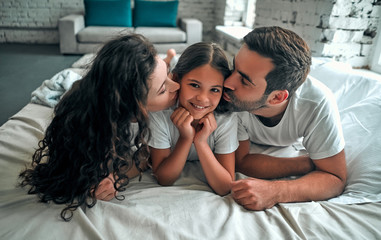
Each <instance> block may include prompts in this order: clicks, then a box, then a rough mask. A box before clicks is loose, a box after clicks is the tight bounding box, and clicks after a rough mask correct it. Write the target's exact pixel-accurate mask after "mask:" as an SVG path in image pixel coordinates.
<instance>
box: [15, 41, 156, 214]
mask: <svg viewBox="0 0 381 240" xmlns="http://www.w3.org/2000/svg"><path fill="white" fill-rule="evenodd" d="M156 55H157V53H156V50H155V49H154V47H153V45H152V44H151V43H150V42H149V41H148V40H147V39H146V38H144V37H143V36H141V35H135V34H131V35H128V36H122V37H119V38H117V39H114V40H111V41H109V42H107V43H106V44H105V45H104V46H103V48H102V49H101V50H100V51H99V52H98V53H97V56H96V58H95V59H94V60H93V63H92V65H91V68H90V69H89V71H88V73H87V74H86V75H85V76H84V77H83V79H82V80H80V81H78V82H76V83H75V84H74V85H73V87H72V89H71V90H70V91H69V92H68V93H67V94H66V95H65V96H64V97H63V98H62V100H61V101H60V102H59V104H58V105H57V106H56V107H55V109H54V113H55V116H54V118H53V120H52V122H51V123H50V125H49V127H48V128H47V130H46V133H45V137H44V139H42V140H41V141H40V142H39V148H38V149H37V150H36V152H35V153H34V155H33V161H32V168H31V169H26V170H24V171H23V172H21V173H20V178H22V182H21V183H20V185H21V186H27V185H30V186H31V187H30V189H29V191H28V193H29V194H38V196H39V198H40V201H41V202H50V201H53V202H54V203H57V204H66V205H67V206H66V207H65V208H64V209H63V210H62V212H61V217H62V218H63V219H64V220H65V221H69V220H70V219H71V218H72V216H73V211H75V210H76V209H77V208H78V207H79V206H81V205H83V204H86V206H87V207H92V206H94V205H95V203H96V198H95V190H96V189H97V187H98V185H99V183H100V181H101V180H102V179H104V178H106V177H107V176H108V175H109V173H110V172H111V171H112V172H113V174H114V177H115V179H116V182H115V184H114V187H115V188H116V190H117V191H123V190H125V188H126V185H127V184H128V181H129V179H128V177H127V175H126V172H127V171H128V170H129V169H130V168H131V167H132V166H133V165H135V166H136V167H137V168H138V169H140V168H139V164H140V161H142V160H146V159H147V158H148V157H149V151H148V145H147V143H146V140H145V139H147V137H149V129H148V126H147V122H148V113H147V110H146V108H145V106H146V102H147V94H148V91H149V87H150V86H149V85H150V79H149V78H150V76H151V74H152V73H153V71H154V69H155V67H156ZM132 121H137V123H138V125H139V130H138V133H137V134H136V133H135V134H134V132H133V131H132V128H130V126H131V122H132ZM136 149H137V150H136ZM134 150H136V151H134ZM111 169H112V170H111Z"/></svg>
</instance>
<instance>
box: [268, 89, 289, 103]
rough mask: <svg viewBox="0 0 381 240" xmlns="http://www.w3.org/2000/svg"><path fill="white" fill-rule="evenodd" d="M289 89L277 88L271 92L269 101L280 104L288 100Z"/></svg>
mask: <svg viewBox="0 0 381 240" xmlns="http://www.w3.org/2000/svg"><path fill="white" fill-rule="evenodd" d="M288 95H289V93H288V91H287V90H276V91H273V92H272V93H271V94H270V100H269V103H270V104H279V103H282V102H284V101H286V100H287V99H288Z"/></svg>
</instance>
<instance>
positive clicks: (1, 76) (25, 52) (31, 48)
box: [0, 44, 81, 126]
mask: <svg viewBox="0 0 381 240" xmlns="http://www.w3.org/2000/svg"><path fill="white" fill-rule="evenodd" d="M80 57H81V55H61V54H60V52H59V46H58V45H32V44H0V126H1V125H3V124H4V123H5V122H6V121H7V120H8V118H9V117H11V116H12V115H14V114H15V113H17V112H18V111H19V110H21V108H23V107H24V106H25V105H26V104H27V103H29V102H30V97H31V93H32V92H33V91H34V90H35V89H36V88H37V87H39V86H40V85H41V83H42V82H43V81H44V80H46V79H50V78H51V77H53V76H54V75H55V74H56V73H57V72H59V71H61V70H63V69H65V68H68V67H70V66H71V65H72V64H73V63H74V62H75V61H76V60H78V59H79V58H80Z"/></svg>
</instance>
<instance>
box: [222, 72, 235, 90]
mask: <svg viewBox="0 0 381 240" xmlns="http://www.w3.org/2000/svg"><path fill="white" fill-rule="evenodd" d="M233 83H234V73H232V74H231V75H230V76H229V77H228V78H227V79H225V82H224V88H227V89H230V90H234V84H233Z"/></svg>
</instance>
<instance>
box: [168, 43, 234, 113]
mask: <svg viewBox="0 0 381 240" xmlns="http://www.w3.org/2000/svg"><path fill="white" fill-rule="evenodd" d="M206 64H209V65H210V66H211V67H212V68H214V69H216V70H217V71H219V72H220V73H221V74H222V75H223V76H224V79H226V78H228V77H229V76H230V74H231V70H230V68H229V62H228V60H227V57H226V55H225V52H224V50H223V49H222V48H221V47H220V46H219V45H218V44H216V43H210V42H199V43H195V44H193V45H191V46H189V47H188V48H186V49H185V51H184V52H183V53H182V54H181V56H180V58H179V60H178V62H177V64H176V66H175V68H174V69H173V71H172V73H173V78H174V80H175V81H177V82H179V81H181V79H182V78H183V76H184V75H185V74H187V73H189V72H190V71H192V70H193V69H195V68H198V67H201V66H203V65H206ZM227 107H228V102H227V101H226V100H225V99H224V98H221V100H220V102H219V104H218V106H217V108H216V110H215V111H216V112H218V113H223V112H226V111H228V108H227Z"/></svg>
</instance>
